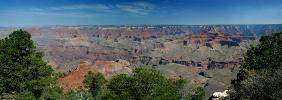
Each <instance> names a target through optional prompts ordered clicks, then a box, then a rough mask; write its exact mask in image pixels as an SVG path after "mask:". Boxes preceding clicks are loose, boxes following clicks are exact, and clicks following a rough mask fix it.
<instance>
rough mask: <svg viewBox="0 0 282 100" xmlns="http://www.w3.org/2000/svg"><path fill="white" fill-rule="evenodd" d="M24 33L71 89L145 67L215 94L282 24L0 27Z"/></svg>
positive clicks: (1, 33)
mask: <svg viewBox="0 0 282 100" xmlns="http://www.w3.org/2000/svg"><path fill="white" fill-rule="evenodd" d="M19 28H21V29H24V30H27V31H28V32H30V33H31V34H32V39H33V40H34V42H35V43H36V46H37V47H38V49H39V51H41V52H42V54H43V56H44V60H45V61H46V62H47V63H48V64H49V65H51V66H52V67H53V68H54V69H55V71H57V72H63V73H65V77H64V78H62V79H60V80H59V83H58V84H59V86H60V87H62V88H64V89H65V90H71V89H77V88H79V87H81V86H82V80H83V78H84V75H85V74H86V73H87V72H88V71H94V72H101V73H103V75H104V76H106V78H107V79H110V78H111V76H112V75H115V74H118V73H126V74H130V73H131V70H132V69H133V68H136V67H140V66H142V67H148V68H154V69H157V70H160V71H161V72H162V73H163V74H165V75H166V76H167V77H169V78H177V77H183V78H184V79H186V80H189V83H188V84H190V86H194V85H196V86H202V87H205V89H206V90H207V93H208V94H211V93H212V92H214V91H223V90H226V89H227V88H228V86H229V85H230V81H229V80H231V79H232V78H235V75H236V74H237V71H238V68H239V66H240V64H241V63H242V61H243V57H244V56H243V55H244V53H245V52H246V50H247V49H248V48H249V47H250V45H255V44H257V43H258V39H259V38H260V36H262V35H267V34H271V33H274V32H281V31H282V24H252V25H85V26H33V27H0V36H1V37H2V38H3V37H5V36H7V34H9V33H10V32H12V31H13V30H16V29H19ZM191 84H192V85H191ZM190 88H192V87H187V89H190Z"/></svg>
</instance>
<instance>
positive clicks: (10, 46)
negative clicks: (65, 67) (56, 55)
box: [0, 29, 53, 98]
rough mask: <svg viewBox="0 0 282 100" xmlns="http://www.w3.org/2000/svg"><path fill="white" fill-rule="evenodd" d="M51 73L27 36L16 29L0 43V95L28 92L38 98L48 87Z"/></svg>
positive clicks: (50, 68)
mask: <svg viewBox="0 0 282 100" xmlns="http://www.w3.org/2000/svg"><path fill="white" fill-rule="evenodd" d="M52 72H53V69H52V67H51V66H48V65H47V64H46V63H45V62H44V61H43V60H42V54H41V53H39V52H37V51H36V47H35V45H34V43H33V41H32V40H31V35H30V34H29V33H28V32H26V31H23V30H21V29H20V30H17V31H14V32H12V33H11V34H10V35H9V36H8V37H6V38H5V39H1V40H0V80H1V82H0V87H1V88H0V95H1V94H3V93H21V92H25V91H30V92H31V93H32V94H33V95H34V96H35V97H36V98H39V97H40V96H41V95H42V93H43V91H44V90H45V89H46V88H48V86H49V85H50V81H49V80H50V77H51V74H52ZM30 92H26V93H24V94H29V93H30Z"/></svg>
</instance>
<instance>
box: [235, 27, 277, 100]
mask: <svg viewBox="0 0 282 100" xmlns="http://www.w3.org/2000/svg"><path fill="white" fill-rule="evenodd" d="M259 42H260V43H259V44H258V45H257V46H252V47H251V48H250V49H249V50H248V51H247V53H246V56H245V57H244V62H243V64H242V65H241V67H240V71H239V73H238V74H237V79H235V80H232V85H233V88H232V91H231V92H230V93H231V97H230V98H231V99H236V100H238V99H251V100H273V99H275V100H276V99H282V96H281V95H282V86H281V84H282V63H281V62H282V33H273V34H271V35H270V36H262V37H261V39H260V41H259Z"/></svg>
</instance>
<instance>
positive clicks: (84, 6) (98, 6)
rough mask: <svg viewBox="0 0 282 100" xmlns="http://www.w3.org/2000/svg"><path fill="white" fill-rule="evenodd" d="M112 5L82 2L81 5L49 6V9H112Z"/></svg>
mask: <svg viewBox="0 0 282 100" xmlns="http://www.w3.org/2000/svg"><path fill="white" fill-rule="evenodd" d="M112 8H113V6H112V5H105V4H81V5H68V6H59V7H49V8H46V9H47V10H95V11H106V12H107V11H111V9H112Z"/></svg>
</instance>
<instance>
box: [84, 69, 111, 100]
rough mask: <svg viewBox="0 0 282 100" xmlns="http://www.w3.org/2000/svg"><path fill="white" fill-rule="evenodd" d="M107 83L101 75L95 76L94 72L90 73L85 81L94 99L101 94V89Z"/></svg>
mask: <svg viewBox="0 0 282 100" xmlns="http://www.w3.org/2000/svg"><path fill="white" fill-rule="evenodd" d="M106 82H107V81H106V79H105V78H104V76H103V74H101V73H97V74H94V73H93V72H88V74H87V75H86V76H85V79H84V84H85V86H86V87H87V88H89V89H90V92H91V94H92V96H93V97H96V96H97V94H98V93H99V92H101V89H102V88H103V85H104V84H105V83H106Z"/></svg>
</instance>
